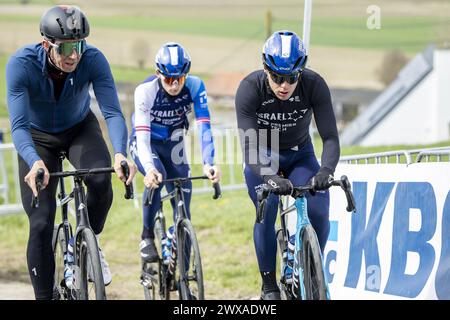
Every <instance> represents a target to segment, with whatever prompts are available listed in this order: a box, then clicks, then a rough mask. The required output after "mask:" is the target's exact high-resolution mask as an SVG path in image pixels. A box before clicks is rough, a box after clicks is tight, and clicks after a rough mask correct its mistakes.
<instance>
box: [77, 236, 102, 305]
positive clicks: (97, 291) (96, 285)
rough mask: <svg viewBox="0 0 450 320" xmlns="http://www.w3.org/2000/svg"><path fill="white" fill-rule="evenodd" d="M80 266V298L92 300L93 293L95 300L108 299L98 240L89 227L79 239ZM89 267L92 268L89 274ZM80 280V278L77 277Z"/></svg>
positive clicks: (78, 255)
mask: <svg viewBox="0 0 450 320" xmlns="http://www.w3.org/2000/svg"><path fill="white" fill-rule="evenodd" d="M77 252H78V254H77V257H78V259H77V260H78V261H77V262H78V266H79V268H80V279H79V283H78V285H79V289H80V292H79V293H80V300H90V299H89V298H90V297H91V296H92V295H91V294H92V293H93V294H94V295H95V299H94V300H106V292H105V284H104V282H103V273H102V267H101V264H100V256H99V253H98V245H97V240H96V239H95V235H94V232H93V231H92V230H91V229H89V228H84V229H83V230H82V231H81V234H80V235H79V241H77ZM89 268H92V269H91V270H92V271H91V272H90V273H91V274H90V275H88V274H89ZM75 281H78V279H75Z"/></svg>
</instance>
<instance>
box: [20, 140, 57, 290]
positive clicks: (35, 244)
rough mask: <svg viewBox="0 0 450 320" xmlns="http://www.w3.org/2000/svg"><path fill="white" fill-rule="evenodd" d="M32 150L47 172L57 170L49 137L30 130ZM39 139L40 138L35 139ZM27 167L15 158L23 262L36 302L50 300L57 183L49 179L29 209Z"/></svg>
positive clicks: (53, 263) (29, 193) (55, 155)
mask: <svg viewBox="0 0 450 320" xmlns="http://www.w3.org/2000/svg"><path fill="white" fill-rule="evenodd" d="M32 136H33V140H34V142H35V147H36V151H37V152H38V154H39V156H40V157H41V159H42V160H43V161H44V163H45V166H46V167H47V169H48V170H49V172H54V171H56V170H57V168H58V157H57V154H58V153H57V152H56V151H54V150H53V149H52V145H56V144H57V143H54V141H53V142H51V139H52V137H51V136H50V135H47V134H45V133H37V132H33V131H32ZM37 136H39V138H40V139H35V138H36V137H37ZM47 142H48V143H47ZM29 171H30V168H29V166H28V164H27V163H26V162H25V161H24V160H23V159H22V158H21V157H20V156H19V181H20V190H21V198H22V205H23V208H24V209H25V212H26V213H27V215H28V219H29V223H30V230H29V238H28V245H27V263H28V270H29V273H30V278H31V283H32V285H33V289H34V294H35V297H36V299H52V296H53V276H54V269H55V262H54V260H53V248H52V236H53V226H54V221H55V213H56V199H55V196H56V189H57V182H58V181H57V180H56V179H50V181H49V184H48V185H47V187H46V188H45V189H43V190H41V192H40V193H39V208H32V207H31V199H32V194H33V193H32V191H31V189H30V187H29V186H28V185H27V184H26V183H25V182H24V180H23V179H24V177H25V176H26V175H27V174H28V172H29Z"/></svg>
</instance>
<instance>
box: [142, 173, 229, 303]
mask: <svg viewBox="0 0 450 320" xmlns="http://www.w3.org/2000/svg"><path fill="white" fill-rule="evenodd" d="M199 179H208V177H207V176H198V177H187V178H175V179H167V180H163V181H162V183H161V185H163V184H164V183H173V185H174V189H173V191H171V192H169V193H168V194H167V195H165V196H163V197H161V209H160V210H159V211H158V212H157V213H156V216H155V226H154V233H155V245H156V247H157V248H158V255H159V258H158V261H157V262H156V263H150V262H146V261H144V260H142V271H141V279H140V282H141V284H142V286H143V288H144V296H145V299H147V300H155V299H156V298H157V295H159V298H160V299H161V300H170V294H171V292H173V291H178V297H179V299H180V300H204V299H205V293H204V286H203V270H202V262H201V257H200V249H199V245H198V242H197V237H196V235H195V231H194V227H193V225H192V223H191V221H190V220H189V218H188V217H187V215H186V206H185V202H184V195H183V190H182V185H183V182H186V181H189V180H199ZM213 187H214V195H213V199H218V198H220V197H221V191H220V185H219V184H218V183H214V184H213ZM147 191H148V192H147V198H146V202H145V205H149V204H151V203H152V198H153V193H154V189H150V190H147ZM167 200H171V201H172V203H174V204H175V205H176V209H175V210H176V213H175V225H174V232H173V239H172V246H171V256H170V259H169V263H168V264H165V263H164V259H163V255H162V246H163V241H164V239H166V238H167V234H166V230H167V229H166V219H165V217H164V214H163V202H164V201H167Z"/></svg>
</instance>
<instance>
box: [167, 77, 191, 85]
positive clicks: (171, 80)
mask: <svg viewBox="0 0 450 320" xmlns="http://www.w3.org/2000/svg"><path fill="white" fill-rule="evenodd" d="M185 79H186V76H181V77H164V82H165V83H167V84H168V85H172V84H173V83H174V82H175V81H177V82H178V84H179V85H182V84H184V80H185Z"/></svg>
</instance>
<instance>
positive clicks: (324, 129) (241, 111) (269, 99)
mask: <svg viewBox="0 0 450 320" xmlns="http://www.w3.org/2000/svg"><path fill="white" fill-rule="evenodd" d="M313 115H314V119H315V121H316V125H317V129H318V131H319V134H320V136H321V138H322V141H323V152H322V160H321V170H322V171H325V172H327V173H333V172H334V170H335V168H336V165H337V163H338V161H339V156H340V147H339V136H338V131H337V126H336V118H335V116H334V112H333V106H332V103H331V95H330V90H329V89H328V86H327V84H326V83H325V80H324V79H323V78H322V77H321V76H320V75H319V74H317V73H316V72H314V71H312V70H309V69H305V70H304V71H303V72H302V75H301V79H300V80H299V82H298V84H297V87H296V88H295V90H294V92H293V94H292V96H291V97H290V98H289V99H288V100H286V101H282V100H280V99H278V98H277V97H276V96H275V94H274V93H273V91H272V89H271V88H270V86H269V82H268V80H267V75H266V74H265V73H264V71H263V70H258V71H255V72H253V73H251V74H249V75H248V76H247V77H246V78H244V79H243V80H242V81H241V83H240V85H239V88H238V90H237V93H236V117H237V123H238V128H239V129H240V130H241V132H242V133H241V146H242V148H243V153H244V159H245V163H246V165H248V166H249V167H250V168H251V169H252V171H253V172H254V173H257V174H258V173H259V172H261V171H260V170H261V168H262V167H263V165H264V164H267V163H269V161H268V159H267V157H266V156H265V155H264V152H262V153H260V152H259V149H260V146H261V145H264V146H267V147H269V148H270V147H271V145H272V144H274V143H275V142H273V141H271V134H270V133H271V131H273V130H275V131H277V133H278V135H277V138H278V139H279V141H277V142H278V146H279V150H280V151H283V150H287V149H291V148H294V149H295V148H301V147H303V146H305V145H306V144H307V143H309V142H310V141H311V137H310V135H309V126H310V124H311V120H312V116H313ZM261 129H262V130H261ZM252 131H257V132H259V135H258V136H257V139H247V138H248V136H251V132H252ZM249 132H250V134H249ZM245 134H247V137H246V136H244V135H245ZM252 154H253V155H255V154H257V155H258V156H259V157H260V158H259V160H260V161H256V162H254V161H251V159H252V158H254V157H252ZM249 160H250V161H249ZM262 162H264V163H262ZM275 173H276V172H274V173H273V174H275Z"/></svg>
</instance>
